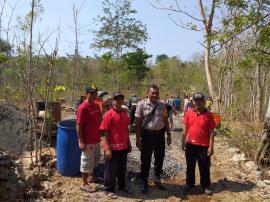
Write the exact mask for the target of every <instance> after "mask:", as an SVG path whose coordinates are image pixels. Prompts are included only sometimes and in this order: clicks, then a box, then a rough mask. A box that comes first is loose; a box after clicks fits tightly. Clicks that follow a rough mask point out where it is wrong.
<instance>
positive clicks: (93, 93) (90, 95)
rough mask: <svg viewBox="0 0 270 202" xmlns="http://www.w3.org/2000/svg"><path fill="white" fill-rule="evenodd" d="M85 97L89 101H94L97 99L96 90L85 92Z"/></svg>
mask: <svg viewBox="0 0 270 202" xmlns="http://www.w3.org/2000/svg"><path fill="white" fill-rule="evenodd" d="M86 98H87V100H88V101H90V102H94V101H95V100H96V99H97V91H91V92H90V93H87V94H86Z"/></svg>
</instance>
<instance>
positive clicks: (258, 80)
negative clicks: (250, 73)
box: [255, 63, 263, 122]
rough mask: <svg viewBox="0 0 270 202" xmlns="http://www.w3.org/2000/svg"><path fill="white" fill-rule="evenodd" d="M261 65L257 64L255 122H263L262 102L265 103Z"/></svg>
mask: <svg viewBox="0 0 270 202" xmlns="http://www.w3.org/2000/svg"><path fill="white" fill-rule="evenodd" d="M261 80H262V79H261V65H260V64H259V63H257V66H256V73H255V81H256V90H257V93H256V101H255V121H256V122H261V119H262V102H263V86H262V81H261Z"/></svg>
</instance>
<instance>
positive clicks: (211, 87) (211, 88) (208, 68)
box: [204, 39, 219, 112]
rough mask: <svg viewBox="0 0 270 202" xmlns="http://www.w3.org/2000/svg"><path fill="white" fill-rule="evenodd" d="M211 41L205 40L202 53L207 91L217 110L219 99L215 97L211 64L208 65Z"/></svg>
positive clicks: (217, 110) (216, 110)
mask: <svg viewBox="0 0 270 202" xmlns="http://www.w3.org/2000/svg"><path fill="white" fill-rule="evenodd" d="M210 47H211V41H210V40H209V39H207V40H206V48H205V55H204V59H205V61H204V65H205V73H206V78H207V84H208V88H209V92H210V94H211V97H212V99H213V103H214V111H215V112H219V99H218V97H217V94H216V91H215V88H214V84H213V77H212V73H211V65H210V54H211V48H210Z"/></svg>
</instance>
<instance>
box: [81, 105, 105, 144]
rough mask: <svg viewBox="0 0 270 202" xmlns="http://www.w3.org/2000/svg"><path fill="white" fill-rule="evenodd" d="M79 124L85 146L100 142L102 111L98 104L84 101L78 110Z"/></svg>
mask: <svg viewBox="0 0 270 202" xmlns="http://www.w3.org/2000/svg"><path fill="white" fill-rule="evenodd" d="M76 115H77V116H76V117H77V120H76V122H77V124H78V125H80V126H81V127H82V130H83V138H84V141H85V144H95V143H98V142H100V130H99V127H100V122H101V111H100V108H99V105H98V104H96V103H93V104H89V103H88V102H87V101H84V102H83V103H82V104H81V105H80V106H79V108H78V110H77V114H76Z"/></svg>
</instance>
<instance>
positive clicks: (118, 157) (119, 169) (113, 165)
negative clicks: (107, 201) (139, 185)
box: [104, 150, 128, 192]
mask: <svg viewBox="0 0 270 202" xmlns="http://www.w3.org/2000/svg"><path fill="white" fill-rule="evenodd" d="M127 153H128V152H127V150H120V151H112V158H111V159H105V171H104V187H105V191H108V192H113V191H114V190H115V182H116V178H117V182H118V188H119V189H120V190H123V189H125V186H126V183H125V175H126V170H127Z"/></svg>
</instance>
